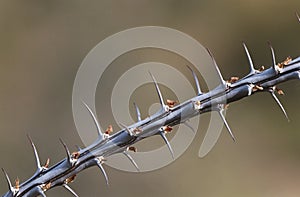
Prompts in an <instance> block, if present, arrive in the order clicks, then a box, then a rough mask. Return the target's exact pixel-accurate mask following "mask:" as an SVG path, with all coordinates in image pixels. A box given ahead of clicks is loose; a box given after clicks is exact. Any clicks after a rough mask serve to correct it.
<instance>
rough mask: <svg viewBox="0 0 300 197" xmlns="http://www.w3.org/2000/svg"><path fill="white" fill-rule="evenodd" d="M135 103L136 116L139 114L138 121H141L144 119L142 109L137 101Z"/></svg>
mask: <svg viewBox="0 0 300 197" xmlns="http://www.w3.org/2000/svg"><path fill="white" fill-rule="evenodd" d="M133 105H134V108H135V112H136V116H137V121H138V122H139V121H141V120H142V118H141V112H140V109H139V107H138V106H137V104H136V103H135V102H134V103H133Z"/></svg>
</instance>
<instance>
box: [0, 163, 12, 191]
mask: <svg viewBox="0 0 300 197" xmlns="http://www.w3.org/2000/svg"><path fill="white" fill-rule="evenodd" d="M1 169H2V172H3V174H4V175H5V179H6V182H7V186H8V189H9V191H10V192H12V193H13V186H12V184H11V182H10V179H9V177H8V174H7V172H6V171H5V170H4V168H1Z"/></svg>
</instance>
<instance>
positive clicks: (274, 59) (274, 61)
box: [268, 41, 277, 70]
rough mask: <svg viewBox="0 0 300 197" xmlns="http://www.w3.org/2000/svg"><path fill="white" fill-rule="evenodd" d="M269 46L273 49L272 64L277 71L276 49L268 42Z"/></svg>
mask: <svg viewBox="0 0 300 197" xmlns="http://www.w3.org/2000/svg"><path fill="white" fill-rule="evenodd" d="M268 45H269V47H270V49H271V54H272V63H273V68H274V69H275V70H277V68H276V67H277V65H276V58H275V52H274V48H273V47H272V45H271V43H270V42H269V41H268Z"/></svg>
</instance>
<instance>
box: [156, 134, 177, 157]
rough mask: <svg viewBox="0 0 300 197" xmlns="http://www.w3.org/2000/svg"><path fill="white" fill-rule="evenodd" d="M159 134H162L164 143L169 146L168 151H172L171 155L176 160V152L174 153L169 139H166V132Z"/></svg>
mask: <svg viewBox="0 0 300 197" xmlns="http://www.w3.org/2000/svg"><path fill="white" fill-rule="evenodd" d="M159 134H160V136H161V137H162V138H163V140H164V142H165V143H166V145H167V146H168V149H169V151H170V153H171V155H172V158H173V159H175V157H174V151H173V149H172V147H171V144H170V142H169V141H168V139H167V137H166V134H165V132H164V131H160V132H159Z"/></svg>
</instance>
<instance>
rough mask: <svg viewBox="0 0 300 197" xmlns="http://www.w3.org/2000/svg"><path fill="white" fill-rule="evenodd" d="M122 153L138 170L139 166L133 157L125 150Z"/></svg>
mask: <svg viewBox="0 0 300 197" xmlns="http://www.w3.org/2000/svg"><path fill="white" fill-rule="evenodd" d="M123 154H124V155H125V156H126V157H127V158H128V159H129V160H130V162H131V163H132V164H133V165H134V167H135V168H136V169H137V171H138V172H140V168H139V166H138V165H137V163H136V162H135V161H134V159H133V158H132V157H131V155H130V154H129V153H127V152H126V151H124V152H123Z"/></svg>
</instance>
